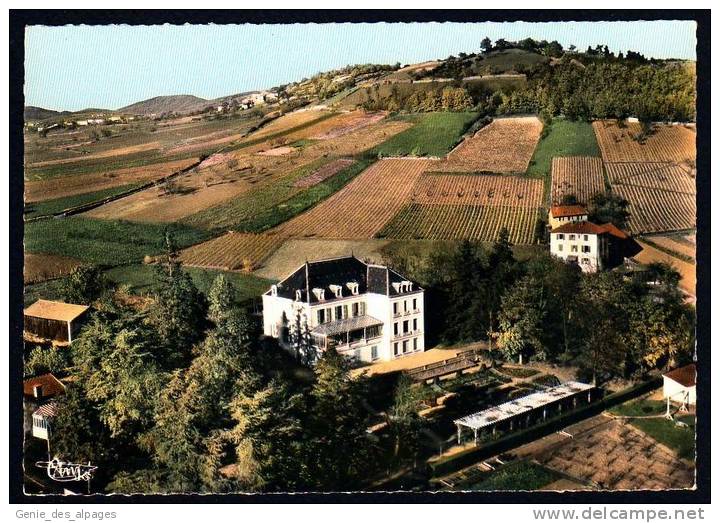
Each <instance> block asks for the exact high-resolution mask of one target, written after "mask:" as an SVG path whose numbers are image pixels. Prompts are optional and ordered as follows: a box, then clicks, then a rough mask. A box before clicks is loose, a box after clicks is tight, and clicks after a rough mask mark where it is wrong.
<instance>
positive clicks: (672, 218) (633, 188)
mask: <svg viewBox="0 0 720 523" xmlns="http://www.w3.org/2000/svg"><path fill="white" fill-rule="evenodd" d="M613 192H614V193H615V194H617V195H619V196H620V197H622V198H624V199H626V200H627V201H628V202H630V205H629V207H628V212H629V213H630V219H629V220H628V229H629V230H630V232H631V233H632V234H636V235H637V234H642V233H650V232H664V231H678V230H685V229H693V228H695V226H696V219H695V216H696V208H695V196H694V195H692V194H685V193H676V192H669V191H663V190H660V189H650V188H648V187H639V186H637V185H616V186H614V187H613Z"/></svg>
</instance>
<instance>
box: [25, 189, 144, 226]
mask: <svg viewBox="0 0 720 523" xmlns="http://www.w3.org/2000/svg"><path fill="white" fill-rule="evenodd" d="M139 185H140V184H137V183H131V184H128V185H120V186H118V187H111V188H109V189H104V190H102V191H92V192H86V193H82V194H74V195H72V196H66V197H64V198H56V199H53V200H45V201H42V202H33V203H27V204H25V218H34V217H36V216H49V215H52V214H56V213H60V212H62V211H64V210H65V209H70V208H72V207H77V206H78V205H85V204H87V203H93V202H97V201H100V200H103V199H105V198H109V197H111V196H115V195H117V194H121V193H123V192H125V191H129V190H131V189H134V188H135V187H138V186H139Z"/></svg>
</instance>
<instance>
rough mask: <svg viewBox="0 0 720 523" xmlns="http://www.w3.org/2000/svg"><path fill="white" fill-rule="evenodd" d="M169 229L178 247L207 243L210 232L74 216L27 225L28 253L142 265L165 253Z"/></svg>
mask: <svg viewBox="0 0 720 523" xmlns="http://www.w3.org/2000/svg"><path fill="white" fill-rule="evenodd" d="M166 227H167V228H168V229H169V230H171V231H172V232H173V233H174V237H175V241H176V243H177V247H178V248H183V247H187V246H190V245H193V244H195V243H199V242H201V241H203V240H206V239H208V238H209V237H210V235H209V234H208V233H207V232H206V231H202V230H199V229H195V228H193V227H188V226H186V225H179V224H171V225H167V226H166V225H160V224H149V223H135V222H127V221H122V220H100V219H93V218H84V217H80V216H73V217H68V218H49V219H44V220H39V221H36V222H31V223H27V224H25V250H26V252H33V253H44V254H62V255H64V256H72V257H73V258H77V259H79V260H82V261H87V262H90V263H94V264H97V265H108V266H115V265H122V264H127V263H139V262H142V261H143V258H144V257H145V256H154V255H157V254H160V253H161V252H163V250H164V241H165V230H166Z"/></svg>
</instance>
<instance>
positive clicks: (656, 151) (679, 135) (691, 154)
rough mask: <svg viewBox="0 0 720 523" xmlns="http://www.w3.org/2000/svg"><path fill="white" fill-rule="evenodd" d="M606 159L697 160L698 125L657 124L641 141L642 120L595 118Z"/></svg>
mask: <svg viewBox="0 0 720 523" xmlns="http://www.w3.org/2000/svg"><path fill="white" fill-rule="evenodd" d="M593 129H594V130H595V135H596V136H597V141H598V144H599V145H600V150H601V152H602V157H603V160H604V161H605V162H673V163H692V164H694V163H695V136H696V133H695V129H694V128H690V127H689V126H683V125H654V126H653V132H652V133H651V134H650V135H649V136H648V137H646V138H645V139H644V141H638V140H637V137H638V136H639V135H640V134H641V127H640V124H639V123H630V122H627V123H625V126H624V127H620V126H618V124H617V121H614V120H604V121H598V122H593Z"/></svg>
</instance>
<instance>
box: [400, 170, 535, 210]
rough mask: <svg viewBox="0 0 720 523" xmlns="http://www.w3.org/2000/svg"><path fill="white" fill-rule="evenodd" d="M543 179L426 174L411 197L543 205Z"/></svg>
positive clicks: (423, 201) (429, 201)
mask: <svg viewBox="0 0 720 523" xmlns="http://www.w3.org/2000/svg"><path fill="white" fill-rule="evenodd" d="M542 196H543V184H542V180H537V179H532V178H521V177H517V176H493V175H481V174H436V173H431V174H425V175H423V176H421V177H420V179H418V181H417V183H416V184H415V186H414V187H413V190H412V193H411V200H412V201H413V202H414V203H419V204H431V205H433V204H437V205H492V206H503V207H532V208H534V209H536V210H537V208H538V207H540V205H542Z"/></svg>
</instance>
